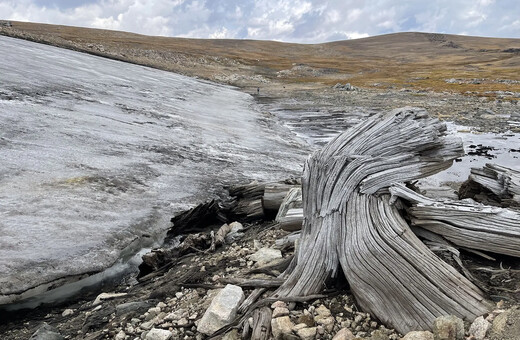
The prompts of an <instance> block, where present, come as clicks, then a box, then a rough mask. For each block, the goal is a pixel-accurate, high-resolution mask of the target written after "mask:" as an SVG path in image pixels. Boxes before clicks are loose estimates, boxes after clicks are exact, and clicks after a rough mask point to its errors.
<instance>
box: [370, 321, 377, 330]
mask: <svg viewBox="0 0 520 340" xmlns="http://www.w3.org/2000/svg"><path fill="white" fill-rule="evenodd" d="M370 328H373V329H376V328H377V322H375V321H372V322H370Z"/></svg>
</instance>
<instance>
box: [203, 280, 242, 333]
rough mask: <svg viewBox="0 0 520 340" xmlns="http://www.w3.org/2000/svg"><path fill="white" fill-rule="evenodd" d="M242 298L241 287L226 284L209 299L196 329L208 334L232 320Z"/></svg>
mask: <svg viewBox="0 0 520 340" xmlns="http://www.w3.org/2000/svg"><path fill="white" fill-rule="evenodd" d="M243 300H244V292H243V291H242V288H240V287H239V286H235V285H229V284H228V285H227V286H226V287H224V288H223V289H222V290H220V291H219V292H218V293H217V295H216V296H215V297H214V298H213V300H212V301H211V304H210V305H209V307H208V309H207V310H206V312H205V313H204V315H203V316H202V319H201V320H200V322H199V324H198V326H197V331H199V332H200V333H204V334H207V335H210V334H213V333H214V332H215V331H216V330H218V329H219V328H221V327H223V326H225V325H227V324H228V323H230V322H231V321H233V319H234V318H235V316H236V313H237V309H238V307H239V306H240V303H242V301H243Z"/></svg>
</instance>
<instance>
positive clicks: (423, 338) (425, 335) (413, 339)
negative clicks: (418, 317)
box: [401, 331, 434, 340]
mask: <svg viewBox="0 0 520 340" xmlns="http://www.w3.org/2000/svg"><path fill="white" fill-rule="evenodd" d="M401 340H434V337H433V333H432V332H429V331H413V332H409V333H407V334H406V335H405V336H403V338H402V339H401Z"/></svg>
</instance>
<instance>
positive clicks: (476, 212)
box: [390, 185, 520, 257]
mask: <svg viewBox="0 0 520 340" xmlns="http://www.w3.org/2000/svg"><path fill="white" fill-rule="evenodd" d="M390 192H391V193H392V195H394V196H397V197H401V198H404V199H405V200H407V201H409V202H411V203H413V206H412V207H411V208H410V209H409V213H410V217H411V222H412V225H415V226H418V227H421V228H424V229H427V230H429V231H431V232H434V233H437V234H440V235H442V236H443V237H445V238H446V239H447V240H449V241H451V242H453V243H454V244H456V245H458V246H461V247H467V248H471V249H476V250H483V251H489V252H493V253H497V254H504V255H510V256H517V257H520V213H519V212H518V211H514V210H510V209H505V208H499V207H490V206H485V205H482V204H479V203H473V202H470V201H452V200H445V201H442V202H439V201H435V200H432V199H430V198H427V197H425V196H422V195H420V194H418V193H416V192H415V191H413V190H410V189H408V188H406V187H405V186H403V185H395V186H393V187H391V188H390Z"/></svg>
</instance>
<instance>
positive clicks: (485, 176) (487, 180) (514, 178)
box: [461, 163, 520, 208]
mask: <svg viewBox="0 0 520 340" xmlns="http://www.w3.org/2000/svg"><path fill="white" fill-rule="evenodd" d="M483 189H485V190H488V191H489V192H491V193H492V195H487V196H491V197H485V198H486V199H487V200H489V199H491V200H493V199H494V200H495V201H496V203H498V204H500V205H501V206H503V207H513V208H514V207H520V171H519V170H515V169H511V168H507V167H504V166H500V165H496V164H490V163H488V164H486V165H485V166H484V167H483V168H481V169H480V168H472V169H471V174H470V176H469V179H468V181H467V182H465V183H464V184H463V187H462V197H461V198H474V199H476V200H478V201H481V199H479V195H482V193H481V191H484V190H483ZM482 203H485V202H482Z"/></svg>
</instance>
